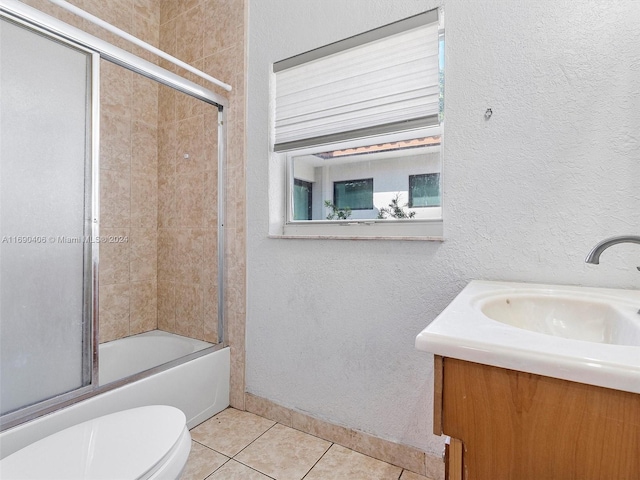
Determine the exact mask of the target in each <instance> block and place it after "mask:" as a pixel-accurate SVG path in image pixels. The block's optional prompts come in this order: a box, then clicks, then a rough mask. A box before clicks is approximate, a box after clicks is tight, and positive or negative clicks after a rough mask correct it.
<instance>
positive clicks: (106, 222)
mask: <svg viewBox="0 0 640 480" xmlns="http://www.w3.org/2000/svg"><path fill="white" fill-rule="evenodd" d="M130 182H131V176H130V174H129V171H128V170H126V171H123V172H122V171H115V170H104V169H101V170H100V226H101V227H103V228H117V227H128V226H129V225H130V219H131V212H130V198H131V183H130Z"/></svg>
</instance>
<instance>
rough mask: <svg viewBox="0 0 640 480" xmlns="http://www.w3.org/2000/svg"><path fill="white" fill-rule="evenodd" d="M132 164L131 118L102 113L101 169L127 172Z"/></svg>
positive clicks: (106, 112)
mask: <svg viewBox="0 0 640 480" xmlns="http://www.w3.org/2000/svg"><path fill="white" fill-rule="evenodd" d="M130 163H131V118H130V117H128V116H124V115H119V114H117V113H116V114H113V113H109V111H108V110H105V111H103V112H102V114H101V116H100V168H101V169H103V170H115V171H125V170H128V169H129V165H130Z"/></svg>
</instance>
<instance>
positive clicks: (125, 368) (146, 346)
mask: <svg viewBox="0 0 640 480" xmlns="http://www.w3.org/2000/svg"><path fill="white" fill-rule="evenodd" d="M212 346H213V344H211V343H207V342H202V341H200V340H195V339H193V338H188V337H181V336H180V335H173V334H171V333H167V332H163V331H162V330H153V331H151V332H146V333H141V334H139V335H133V336H131V337H126V338H121V339H119V340H114V341H112V342H107V343H103V344H101V345H100V348H99V356H98V359H99V366H100V371H99V374H98V379H99V381H100V385H106V384H107V383H111V382H113V381H114V380H120V379H121V378H124V377H128V376H129V375H133V374H135V373H139V372H143V371H145V370H148V369H150V368H153V367H157V366H158V365H162V364H164V363H167V362H170V361H172V360H176V359H178V358H180V357H184V356H185V355H188V354H190V353H193V352H197V351H199V350H203V349H205V348H209V347H212Z"/></svg>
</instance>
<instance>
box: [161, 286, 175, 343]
mask: <svg viewBox="0 0 640 480" xmlns="http://www.w3.org/2000/svg"><path fill="white" fill-rule="evenodd" d="M158 328H159V329H160V330H164V331H165V332H171V333H174V332H175V331H176V285H175V283H173V282H162V281H159V282H158Z"/></svg>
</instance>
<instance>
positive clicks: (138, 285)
mask: <svg viewBox="0 0 640 480" xmlns="http://www.w3.org/2000/svg"><path fill="white" fill-rule="evenodd" d="M157 327H158V304H157V287H156V283H155V281H153V282H132V283H131V288H130V320H129V334H130V335H135V334H137V333H142V332H148V331H149V330H155V329H156V328H157Z"/></svg>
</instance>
